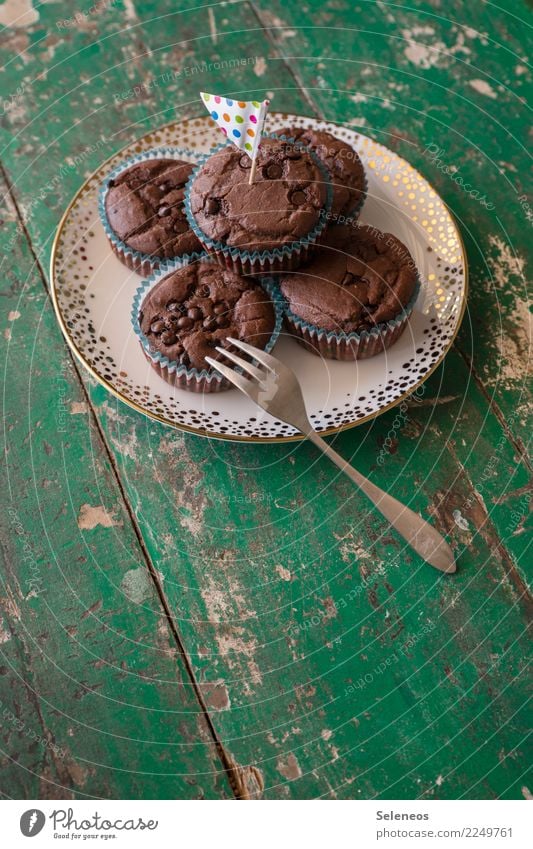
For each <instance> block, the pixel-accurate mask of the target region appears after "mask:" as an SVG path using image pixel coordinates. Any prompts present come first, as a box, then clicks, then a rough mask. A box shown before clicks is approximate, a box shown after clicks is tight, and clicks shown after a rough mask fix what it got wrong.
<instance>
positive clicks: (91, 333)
mask: <svg viewBox="0 0 533 849" xmlns="http://www.w3.org/2000/svg"><path fill="white" fill-rule="evenodd" d="M288 122H290V125H291V126H298V127H304V128H309V127H312V128H314V129H316V130H326V131H327V132H330V133H333V134H334V135H336V136H338V137H339V138H341V139H343V140H344V141H346V142H347V143H348V144H350V145H351V146H352V147H353V148H354V149H355V150H356V151H357V153H358V154H359V156H360V157H361V159H362V161H363V164H364V166H365V169H366V174H367V179H368V194H367V200H366V202H365V205H364V207H363V210H362V213H361V216H360V221H361V222H362V223H365V224H371V225H373V226H375V227H377V228H379V229H380V230H382V231H385V232H389V233H393V234H394V235H395V236H397V237H398V238H399V239H400V240H401V241H402V242H403V243H404V244H405V245H406V246H407V247H408V248H409V250H410V252H411V254H412V256H413V258H414V260H415V262H416V265H417V267H418V270H419V272H420V278H421V288H420V294H419V296H418V299H417V301H416V304H415V306H414V309H413V313H412V315H411V318H410V320H409V323H408V325H407V328H406V330H405V331H404V333H403V335H402V336H401V337H400V339H399V340H398V341H397V342H396V343H395V344H394V345H393V346H392V347H391V348H389V349H388V350H387V351H384V352H382V353H381V354H379V355H377V356H375V357H372V358H370V359H366V360H358V361H356V362H341V361H338V360H325V359H321V358H319V357H317V356H316V355H314V354H312V353H310V352H309V351H306V350H305V349H304V348H303V347H302V346H301V345H299V344H298V343H297V342H296V340H295V339H293V338H292V337H290V336H289V335H288V334H287V332H284V331H282V332H281V334H280V337H279V339H278V341H277V343H276V345H275V348H274V350H273V352H272V353H273V354H274V356H277V357H279V358H280V359H281V360H283V361H284V362H286V363H287V364H289V365H290V366H291V368H293V369H294V371H295V372H296V374H297V375H298V378H299V380H300V382H301V385H302V388H303V393H304V397H305V402H306V406H307V409H308V412H309V416H310V420H311V422H312V424H313V427H314V428H315V429H316V430H317V431H319V432H320V433H322V434H324V433H326V434H327V433H333V432H335V431H338V430H342V429H344V428H348V427H353V426H354V425H357V424H360V423H361V422H364V421H367V420H368V419H370V418H372V417H374V416H377V415H379V414H380V413H382V412H384V411H385V410H387V409H389V407H392V406H394V405H395V404H397V403H399V402H400V401H401V400H402V399H403V398H404V397H406V396H407V395H409V394H410V393H412V392H414V391H415V390H416V389H417V388H418V387H419V386H420V385H421V384H422V383H423V382H424V380H426V379H427V377H428V376H429V374H431V372H432V371H434V369H435V368H436V367H437V366H438V365H439V363H440V362H442V360H443V358H444V356H445V355H446V352H447V351H448V349H449V348H450V346H451V344H452V342H453V340H454V338H455V336H456V335H457V331H458V329H459V325H460V322H461V319H462V316H463V313H464V310H465V306H466V294H467V268H466V257H465V253H464V248H463V244H462V240H461V237H460V234H459V231H458V229H457V227H456V224H455V222H454V220H453V218H452V217H451V215H450V213H449V212H448V209H447V207H446V205H445V204H444V202H443V201H442V200H441V198H440V197H439V196H438V195H437V194H436V192H435V191H434V189H433V188H432V187H431V185H430V184H429V183H428V182H427V181H426V180H425V179H424V178H423V177H422V176H421V175H420V174H419V173H418V171H416V170H415V169H414V168H413V167H412V166H411V165H409V164H408V163H407V162H406V161H405V160H404V159H402V158H401V157H399V156H398V155H397V154H395V153H393V152H392V151H391V150H388V149H387V148H386V147H384V146H383V145H380V144H378V143H377V142H374V141H372V139H369V138H367V137H366V136H363V135H361V134H359V133H357V132H356V131H355V130H353V129H350V128H349V127H345V126H338V125H336V124H330V123H327V122H325V121H318V120H316V119H313V118H305V117H300V116H296V115H288V114H286V113H281V112H277V113H276V112H274V113H270V114H269V117H268V131H269V132H276V130H279V129H281V128H282V127H285V126H287V125H288ZM219 141H220V131H219V130H218V128H217V127H216V125H215V124H214V122H213V121H212V120H211V118H210V117H209V116H205V117H202V118H195V119H190V120H184V121H178V122H173V123H171V124H168V125H166V126H164V127H162V128H160V129H158V130H155V131H153V132H150V133H147V134H146V135H144V136H143V137H142V138H141V139H139V140H138V141H136V142H134V143H133V144H130V145H129V146H128V147H126V148H124V149H123V150H121V151H119V152H118V153H117V154H115V155H114V156H113V157H111V159H109V160H108V161H107V162H105V163H103V164H102V166H101V167H100V168H99V169H98V170H97V171H96V172H95V173H94V174H92V176H91V177H89V179H88V180H87V181H86V182H85V184H84V185H83V186H82V188H81V189H80V190H79V192H78V193H77V194H76V196H75V197H74V199H73V200H72V202H71V203H70V205H69V207H68V209H67V210H66V212H65V214H64V216H63V218H62V220H61V223H60V225H59V228H58V232H57V234H56V238H55V240H54V245H53V249H52V258H51V281H52V296H53V301H54V308H55V310H56V314H57V317H58V320H59V323H60V325H61V328H62V330H63V333H64V334H65V337H66V339H67V342H68V344H69V345H70V347H71V348H72V350H73V351H74V353H75V354H76V356H77V357H78V359H79V360H80V361H81V362H82V363H83V365H84V366H85V367H86V368H87V369H88V370H89V372H90V373H91V374H92V375H93V377H94V378H96V380H98V381H99V382H100V383H102V384H103V385H104V386H105V387H106V388H107V389H109V390H110V391H111V392H113V393H114V394H115V395H116V396H118V397H119V398H120V399H121V400H122V401H124V402H125V403H126V404H129V405H130V406H132V407H134V408H135V409H136V410H138V411H140V412H142V413H144V414H146V415H147V416H150V417H152V418H154V419H158V420H159V421H162V422H164V423H165V424H168V425H170V426H172V427H176V428H180V429H182V430H188V431H192V432H194V433H198V434H200V435H202V436H210V437H213V438H218V439H233V440H245V441H252V442H253V441H255V442H272V441H274V442H283V441H287V440H290V439H300V438H301V436H300V434H298V433H297V432H296V431H295V429H294V428H292V427H291V426H290V425H287V424H285V423H284V422H280V421H276V420H275V419H274V418H272V417H271V416H269V415H268V414H267V413H265V412H264V411H263V410H261V409H260V408H258V407H256V406H255V405H254V404H253V403H252V402H251V401H249V400H248V399H247V398H246V397H245V396H244V395H242V394H241V393H240V392H239V391H238V390H236V389H235V390H229V391H227V392H220V393H216V394H214V395H213V394H204V395H198V394H194V393H190V392H187V391H186V390H184V389H176V388H175V387H172V386H171V385H169V384H167V383H166V382H165V381H164V380H163V379H162V378H161V377H160V376H159V375H158V374H157V373H156V372H155V371H154V369H152V367H151V366H150V364H149V363H148V362H147V360H146V358H145V356H144V354H143V352H142V349H141V346H140V345H139V342H138V340H137V338H136V336H135V334H134V332H133V329H132V326H131V321H130V315H131V308H132V303H133V298H134V296H135V292H136V291H137V289H138V287H139V285H140V282H141V280H142V278H141V277H139V275H138V274H136V273H135V272H134V271H130V270H129V269H128V268H127V267H126V266H125V265H123V264H122V263H121V262H120V261H119V260H118V259H117V258H116V256H115V255H114V254H113V252H112V250H111V248H110V246H109V243H108V241H107V238H106V235H105V232H104V230H103V228H102V225H101V223H100V220H99V216H98V193H99V189H100V185H101V183H102V180H103V179H104V178H105V176H106V174H108V173H109V172H110V171H111V170H112V169H113V168H114V167H115V166H116V165H117V164H118V163H119V162H120V161H121V160H123V159H125V158H126V157H129V156H134V155H136V154H139V153H141V152H143V151H145V150H150V149H151V148H154V147H161V146H173V147H179V148H181V149H182V150H183V149H185V150H187V151H190V161H191V162H192V163H194V162H196V161H197V160H198V156H199V155H200V154H203V153H206V152H208V151H209V150H210V149H211V148H213V147H214V146H215V145H217V144H218V143H219ZM183 158H184V159H187V156H186V155H184V156H183Z"/></svg>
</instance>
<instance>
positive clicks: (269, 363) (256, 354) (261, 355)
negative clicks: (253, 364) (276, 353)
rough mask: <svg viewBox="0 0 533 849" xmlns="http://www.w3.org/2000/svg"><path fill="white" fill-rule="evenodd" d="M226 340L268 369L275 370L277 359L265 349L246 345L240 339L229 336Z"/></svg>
mask: <svg viewBox="0 0 533 849" xmlns="http://www.w3.org/2000/svg"><path fill="white" fill-rule="evenodd" d="M227 341H228V342H231V344H232V345H235V347H236V348H240V349H241V351H244V353H245V354H249V355H250V357H253V358H254V360H257V362H258V363H261V365H263V366H265V368H268V369H270V371H276V367H277V366H278V360H276V358H275V357H271V356H270V354H267V352H266V351H260V350H259V348H254V346H253V345H248V343H247V342H242V341H241V340H240V339H233V338H232V337H231V336H228V337H227Z"/></svg>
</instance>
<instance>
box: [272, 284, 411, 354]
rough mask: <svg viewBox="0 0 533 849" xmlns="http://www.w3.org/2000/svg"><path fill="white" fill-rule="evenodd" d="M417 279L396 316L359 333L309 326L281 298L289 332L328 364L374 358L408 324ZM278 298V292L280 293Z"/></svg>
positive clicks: (392, 341)
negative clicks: (408, 298)
mask: <svg viewBox="0 0 533 849" xmlns="http://www.w3.org/2000/svg"><path fill="white" fill-rule="evenodd" d="M420 288H421V284H420V277H419V276H418V275H417V280H416V285H415V290H414V292H413V295H412V296H411V299H410V300H409V302H408V303H407V304H406V306H405V307H404V308H403V310H402V311H401V312H400V313H398V315H397V316H395V317H394V318H392V319H390V321H385V322H383V323H382V324H377V325H376V326H375V327H373V328H372V329H371V330H363V331H362V332H361V333H355V332H352V333H345V332H344V331H335V330H325V329H324V328H321V327H318V326H317V325H316V324H311V323H310V322H308V321H305V320H304V319H303V318H300V317H299V316H298V315H296V313H294V312H293V311H292V310H291V309H290V307H289V306H288V304H287V301H286V300H285V298H283V295H281V297H282V299H283V304H284V316H285V322H286V324H287V327H288V330H289V332H290V333H292V335H293V336H295V337H296V339H297V340H298V341H299V342H302V344H303V345H304V347H305V348H307V349H308V350H310V351H312V352H313V353H314V354H318V355H319V356H323V357H326V358H327V359H330V360H363V359H367V358H368V357H374V356H375V355H376V354H379V353H381V351H384V350H385V349H387V348H390V346H391V345H392V344H393V343H394V342H396V340H397V339H399V337H400V336H401V335H402V333H403V331H404V330H405V328H406V326H407V322H408V320H409V317H410V315H411V313H412V312H413V308H414V305H415V303H416V301H417V299H418V295H419V294H420ZM280 294H281V292H280Z"/></svg>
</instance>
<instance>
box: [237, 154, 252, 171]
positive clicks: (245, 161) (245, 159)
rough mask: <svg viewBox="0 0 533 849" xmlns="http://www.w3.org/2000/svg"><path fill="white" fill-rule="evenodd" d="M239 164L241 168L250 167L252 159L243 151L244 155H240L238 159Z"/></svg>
mask: <svg viewBox="0 0 533 849" xmlns="http://www.w3.org/2000/svg"><path fill="white" fill-rule="evenodd" d="M239 165H240V166H241V168H244V169H246V168H251V167H252V160H251V159H250V157H249V156H248V154H246V153H245V154H244V156H241V158H240V159H239Z"/></svg>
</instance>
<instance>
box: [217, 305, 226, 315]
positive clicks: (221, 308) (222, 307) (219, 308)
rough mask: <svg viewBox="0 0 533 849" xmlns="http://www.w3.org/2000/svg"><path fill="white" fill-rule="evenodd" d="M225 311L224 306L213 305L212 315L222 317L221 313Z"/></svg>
mask: <svg viewBox="0 0 533 849" xmlns="http://www.w3.org/2000/svg"><path fill="white" fill-rule="evenodd" d="M226 309H227V307H226V305H225V304H215V309H214V313H215V315H222V313H223V312H226Z"/></svg>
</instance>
